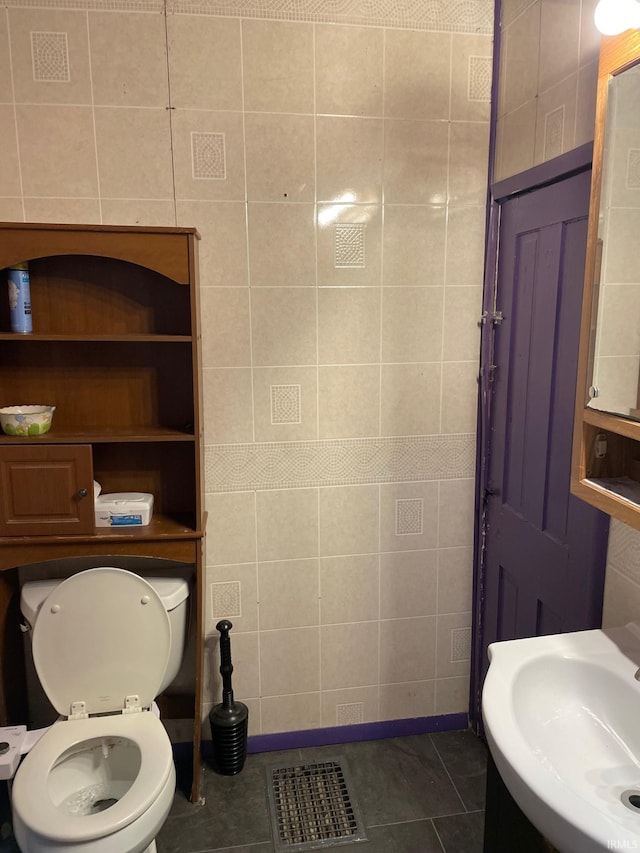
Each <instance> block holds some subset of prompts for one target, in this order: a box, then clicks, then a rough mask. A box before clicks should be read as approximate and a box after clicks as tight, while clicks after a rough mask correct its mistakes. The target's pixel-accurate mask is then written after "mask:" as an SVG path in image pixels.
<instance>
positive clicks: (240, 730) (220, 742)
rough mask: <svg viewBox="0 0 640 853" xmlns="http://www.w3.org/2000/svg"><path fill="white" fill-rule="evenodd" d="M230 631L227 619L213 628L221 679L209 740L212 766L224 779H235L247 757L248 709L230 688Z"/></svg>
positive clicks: (231, 626)
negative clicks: (216, 636) (218, 643)
mask: <svg viewBox="0 0 640 853" xmlns="http://www.w3.org/2000/svg"><path fill="white" fill-rule="evenodd" d="M232 628H233V625H232V624H231V622H229V620H228V619H223V620H222V621H221V622H218V624H217V625H216V630H218V631H220V675H221V676H222V702H221V703H220V704H219V705H215V706H214V707H213V708H212V709H211V711H209V723H210V724H211V738H212V740H213V764H214V767H215V768H216V770H217V771H218V773H221V774H222V775H223V776H235V774H236V773H239V772H240V771H241V770H242V768H243V767H244V762H245V759H246V757H247V729H248V724H249V709H248V708H247V706H246V705H245V704H243V703H242V702H235V701H234V698H233V688H232V686H231V674H232V672H233V664H232V663H231V640H230V639H229V631H230V630H231V629H232Z"/></svg>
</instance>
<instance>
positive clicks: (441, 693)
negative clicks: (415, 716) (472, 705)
mask: <svg viewBox="0 0 640 853" xmlns="http://www.w3.org/2000/svg"><path fill="white" fill-rule="evenodd" d="M435 686H436V709H435V710H436V714H438V715H439V714H463V713H466V712H467V711H468V710H469V676H467V675H461V676H458V677H456V678H438V679H436V681H435Z"/></svg>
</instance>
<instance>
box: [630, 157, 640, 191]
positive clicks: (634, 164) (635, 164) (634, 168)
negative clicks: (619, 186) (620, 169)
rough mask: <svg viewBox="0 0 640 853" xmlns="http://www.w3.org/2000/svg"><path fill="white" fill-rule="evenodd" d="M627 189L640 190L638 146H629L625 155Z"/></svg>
mask: <svg viewBox="0 0 640 853" xmlns="http://www.w3.org/2000/svg"><path fill="white" fill-rule="evenodd" d="M627 189H628V190H640V148H630V149H629V154H628V156H627Z"/></svg>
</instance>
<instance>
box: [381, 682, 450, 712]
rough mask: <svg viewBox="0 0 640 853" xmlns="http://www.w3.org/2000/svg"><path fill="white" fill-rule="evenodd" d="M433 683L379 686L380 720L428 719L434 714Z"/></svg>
mask: <svg viewBox="0 0 640 853" xmlns="http://www.w3.org/2000/svg"><path fill="white" fill-rule="evenodd" d="M435 692H436V691H435V681H410V682H408V683H406V684H381V685H380V719H381V720H402V719H407V718H408V717H430V716H432V715H433V713H434V712H435Z"/></svg>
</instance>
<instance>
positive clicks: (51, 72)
mask: <svg viewBox="0 0 640 853" xmlns="http://www.w3.org/2000/svg"><path fill="white" fill-rule="evenodd" d="M31 59H32V62H33V79H34V80H36V81H40V80H43V81H45V80H46V81H48V82H52V81H53V82H58V83H68V82H69V80H70V75H69V48H68V45H67V34H66V33H41V32H32V33H31Z"/></svg>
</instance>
